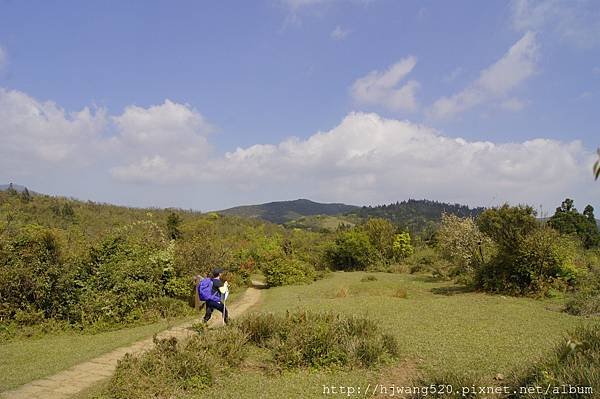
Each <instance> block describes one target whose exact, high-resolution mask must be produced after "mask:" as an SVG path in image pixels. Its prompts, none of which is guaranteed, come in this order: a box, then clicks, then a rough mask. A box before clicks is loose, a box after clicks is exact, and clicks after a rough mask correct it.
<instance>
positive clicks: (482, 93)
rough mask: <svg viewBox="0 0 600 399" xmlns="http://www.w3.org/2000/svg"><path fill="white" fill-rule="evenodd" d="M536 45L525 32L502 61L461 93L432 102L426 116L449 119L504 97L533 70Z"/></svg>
mask: <svg viewBox="0 0 600 399" xmlns="http://www.w3.org/2000/svg"><path fill="white" fill-rule="evenodd" d="M538 52H539V51H538V45H537V42H536V38H535V34H534V33H533V32H527V33H526V34H525V35H523V37H522V38H521V39H520V40H519V41H518V42H516V43H515V44H514V45H513V46H512V47H511V48H510V49H509V50H508V52H507V53H506V54H504V56H502V58H500V59H499V60H498V61H496V62H495V63H494V64H492V65H491V66H489V67H488V68H486V69H484V70H483V71H481V73H480V74H479V78H478V79H477V80H476V81H475V82H473V83H471V84H470V85H469V86H468V87H467V88H465V89H464V90H462V91H460V92H458V93H456V94H454V95H452V96H450V97H442V98H440V99H438V100H436V101H435V102H434V104H433V105H432V107H431V109H430V110H429V115H431V116H433V117H436V118H447V117H452V116H454V115H456V114H459V113H461V112H464V111H466V110H468V109H470V108H473V107H475V106H477V105H480V104H482V103H485V102H488V101H491V100H496V99H498V98H502V97H504V96H506V95H507V94H508V93H509V92H510V91H511V90H513V89H515V88H516V87H517V86H519V85H520V84H521V83H523V82H524V81H525V80H527V79H528V78H530V77H531V76H533V75H534V74H535V72H536V68H537V58H538Z"/></svg>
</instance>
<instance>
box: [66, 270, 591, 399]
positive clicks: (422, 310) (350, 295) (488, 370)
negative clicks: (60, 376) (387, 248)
mask: <svg viewBox="0 0 600 399" xmlns="http://www.w3.org/2000/svg"><path fill="white" fill-rule="evenodd" d="M367 276H374V278H375V279H376V280H373V277H371V280H368V279H366V277H367ZM257 277H258V276H257ZM560 307H561V300H559V299H554V300H534V299H528V298H511V297H504V296H494V295H487V294H481V293H472V292H463V291H462V290H461V289H460V288H459V287H456V286H454V285H453V284H452V283H449V282H438V281H434V280H432V279H431V278H430V277H427V276H422V275H409V274H387V273H364V272H356V273H343V272H337V273H332V274H331V275H330V276H329V277H328V278H326V279H324V280H320V281H318V282H315V283H314V284H311V285H306V286H288V287H279V288H271V289H268V290H264V291H263V297H262V300H261V302H260V306H259V308H258V310H260V311H265V312H274V313H280V314H281V313H285V312H286V311H287V310H303V309H306V310H308V309H310V310H313V311H315V310H323V311H334V312H342V313H346V314H356V315H367V316H368V317H370V318H372V319H374V320H376V321H378V323H379V325H380V327H381V328H382V329H383V330H384V331H386V332H389V333H392V334H394V335H395V336H396V337H397V338H398V341H399V342H400V345H401V353H402V355H401V358H400V359H399V360H398V362H397V363H396V364H391V365H388V366H386V367H384V368H381V369H372V370H364V369H354V370H350V371H348V370H345V371H344V370H312V369H301V370H295V371H285V372H283V373H282V374H278V373H276V372H275V373H273V372H271V373H269V372H265V371H263V370H262V369H261V366H260V364H261V362H260V361H259V358H260V356H259V355H257V354H254V355H253V354H251V355H250V359H249V361H246V362H245V363H244V365H243V366H242V369H241V372H239V371H238V370H236V371H232V372H231V373H230V374H226V375H221V376H219V377H218V378H217V379H216V381H215V384H214V385H213V386H212V387H211V388H208V389H202V390H201V391H198V392H193V393H192V394H191V397H194V398H204V397H219V398H240V397H244V398H267V399H268V398H273V399H275V398H287V397H289V398H296V397H301V398H322V397H324V396H331V395H327V394H326V393H327V392H333V389H335V390H337V391H338V392H339V390H340V387H352V388H351V389H354V393H353V394H352V395H349V394H348V393H345V394H342V396H351V397H364V396H365V395H364V394H365V390H366V389H367V387H369V386H370V389H371V391H372V390H373V387H374V386H375V385H376V384H383V385H385V386H388V387H389V386H391V385H396V386H400V385H407V384H410V383H411V382H412V379H413V378H414V377H416V376H417V375H419V374H421V375H424V374H427V373H429V372H432V371H445V372H449V373H458V374H463V373H467V374H470V375H471V376H474V377H476V378H482V380H483V381H484V382H489V383H490V384H493V383H494V381H493V378H494V376H496V375H497V374H498V373H502V374H504V375H507V376H508V375H510V373H511V372H513V371H516V370H519V369H521V368H523V367H526V366H528V365H530V364H532V363H533V362H535V361H536V360H538V359H540V358H541V357H542V356H543V355H544V354H545V353H547V352H549V351H550V350H551V349H552V348H553V347H554V345H555V344H556V343H557V342H558V341H559V340H560V339H561V338H562V337H565V336H566V334H567V331H568V330H570V329H572V328H574V327H576V326H577V325H579V324H581V323H585V322H586V321H585V319H583V318H578V317H574V316H570V315H567V314H565V313H562V312H561V311H560ZM253 359H254V361H253ZM106 386H107V385H106V383H105V384H103V385H100V386H96V387H94V388H92V389H90V390H89V391H87V392H85V393H84V394H82V395H80V396H78V398H80V399H83V398H103V399H104V398H108V397H109V396H108V395H107V394H106V391H105V390H104V389H103V388H106ZM359 393H360V394H359ZM371 394H372V392H369V394H368V395H367V396H371ZM333 396H339V394H336V395H333Z"/></svg>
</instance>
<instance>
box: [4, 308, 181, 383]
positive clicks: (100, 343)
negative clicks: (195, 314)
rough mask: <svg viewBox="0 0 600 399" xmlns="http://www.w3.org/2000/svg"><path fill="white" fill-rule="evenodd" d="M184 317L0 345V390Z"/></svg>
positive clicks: (94, 354) (159, 329)
mask: <svg viewBox="0 0 600 399" xmlns="http://www.w3.org/2000/svg"><path fill="white" fill-rule="evenodd" d="M183 321H184V320H183V319H181V320H172V321H166V320H163V321H160V322H157V323H153V324H148V325H144V326H138V327H132V328H125V329H121V330H117V331H110V332H104V333H98V334H78V333H74V332H71V333H64V334H56V335H54V334H53V335H47V336H44V337H42V338H32V339H24V340H15V341H10V342H6V343H3V344H2V345H0V376H2V378H0V391H5V390H7V389H10V388H13V387H16V386H19V385H22V384H25V383H27V382H30V381H33V380H35V379H37V378H41V377H45V376H48V375H52V374H54V373H57V372H59V371H61V370H64V369H67V368H69V367H71V366H73V365H75V364H78V363H81V362H84V361H86V360H89V359H92V358H94V357H96V356H99V355H101V354H103V353H106V352H110V351H111V350H113V349H116V348H119V347H121V346H126V345H129V344H132V343H134V342H136V341H138V340H141V339H144V338H147V337H151V336H152V335H153V334H154V333H157V332H159V331H162V330H164V329H166V328H169V327H171V326H172V325H174V324H177V323H181V322H183Z"/></svg>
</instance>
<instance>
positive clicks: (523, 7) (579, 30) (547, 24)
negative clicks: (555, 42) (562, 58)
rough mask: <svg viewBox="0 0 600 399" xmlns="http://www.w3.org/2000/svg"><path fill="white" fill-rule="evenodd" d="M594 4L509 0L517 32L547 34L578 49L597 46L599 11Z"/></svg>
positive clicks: (587, 0)
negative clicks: (554, 35)
mask: <svg viewBox="0 0 600 399" xmlns="http://www.w3.org/2000/svg"><path fill="white" fill-rule="evenodd" d="M598 4H599V3H598V2H597V1H595V0H579V1H564V0H544V1H539V0H513V1H512V4H511V8H512V25H513V27H514V28H515V30H517V31H521V32H523V31H528V30H537V31H541V30H548V31H550V32H553V33H554V34H556V35H557V36H558V37H559V39H561V40H562V41H564V42H567V43H571V44H574V45H576V46H578V47H591V46H595V45H598V44H600V7H599V6H598Z"/></svg>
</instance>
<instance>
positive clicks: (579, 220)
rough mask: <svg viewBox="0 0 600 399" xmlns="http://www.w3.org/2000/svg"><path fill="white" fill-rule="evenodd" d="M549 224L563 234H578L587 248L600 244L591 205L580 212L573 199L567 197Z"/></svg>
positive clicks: (599, 234)
mask: <svg viewBox="0 0 600 399" xmlns="http://www.w3.org/2000/svg"><path fill="white" fill-rule="evenodd" d="M548 226H550V227H552V228H553V229H555V230H557V231H559V232H560V233H561V234H573V235H577V236H578V237H579V239H580V240H581V242H582V243H583V246H584V247H585V248H591V247H594V246H597V245H598V244H600V233H599V232H598V226H597V225H596V218H595V216H594V207H592V206H591V205H588V206H586V207H585V209H584V211H583V214H580V213H579V212H577V209H576V208H575V207H574V206H573V200H571V199H569V198H567V199H565V200H564V201H563V203H562V205H561V206H560V207H559V208H556V213H555V214H554V215H553V216H552V217H551V218H550V219H549V220H548Z"/></svg>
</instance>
